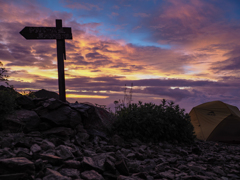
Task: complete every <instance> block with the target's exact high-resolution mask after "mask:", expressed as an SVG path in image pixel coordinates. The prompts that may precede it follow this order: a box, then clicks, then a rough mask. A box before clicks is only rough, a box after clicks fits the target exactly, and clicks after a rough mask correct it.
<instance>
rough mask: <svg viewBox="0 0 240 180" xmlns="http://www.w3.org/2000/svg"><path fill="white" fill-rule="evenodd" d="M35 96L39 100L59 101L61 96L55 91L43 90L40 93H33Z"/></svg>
mask: <svg viewBox="0 0 240 180" xmlns="http://www.w3.org/2000/svg"><path fill="white" fill-rule="evenodd" d="M33 95H34V96H36V97H37V98H54V99H59V96H58V94H57V93H55V92H53V91H47V90H45V89H41V90H39V91H36V92H33Z"/></svg>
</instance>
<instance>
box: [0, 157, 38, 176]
mask: <svg viewBox="0 0 240 180" xmlns="http://www.w3.org/2000/svg"><path fill="white" fill-rule="evenodd" d="M11 173H27V174H30V175H33V174H34V173H35V167H34V163H33V162H31V161H29V160H28V159H27V158H25V157H13V158H7V159H0V175H3V174H11Z"/></svg>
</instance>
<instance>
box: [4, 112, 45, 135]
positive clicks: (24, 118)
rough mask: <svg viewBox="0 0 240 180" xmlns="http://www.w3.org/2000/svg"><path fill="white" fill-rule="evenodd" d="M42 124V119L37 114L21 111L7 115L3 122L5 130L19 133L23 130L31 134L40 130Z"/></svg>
mask: <svg viewBox="0 0 240 180" xmlns="http://www.w3.org/2000/svg"><path fill="white" fill-rule="evenodd" d="M39 124H40V118H39V116H38V115H37V113H36V112H34V111H30V110H26V109H20V110H16V111H15V112H14V113H13V114H9V115H6V116H5V118H4V120H3V121H2V129H3V130H7V129H9V130H11V131H14V132H19V131H21V130H23V131H25V132H30V131H34V130H38V126H39Z"/></svg>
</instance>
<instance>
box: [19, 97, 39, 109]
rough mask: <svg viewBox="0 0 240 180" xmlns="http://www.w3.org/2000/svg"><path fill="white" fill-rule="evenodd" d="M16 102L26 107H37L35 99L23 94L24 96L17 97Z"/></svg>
mask: <svg viewBox="0 0 240 180" xmlns="http://www.w3.org/2000/svg"><path fill="white" fill-rule="evenodd" d="M16 102H17V104H18V105H20V106H21V107H22V108H24V109H28V110H31V109H34V108H35V104H34V102H33V100H32V99H31V98H30V97H28V96H23V95H22V96H20V97H18V98H16Z"/></svg>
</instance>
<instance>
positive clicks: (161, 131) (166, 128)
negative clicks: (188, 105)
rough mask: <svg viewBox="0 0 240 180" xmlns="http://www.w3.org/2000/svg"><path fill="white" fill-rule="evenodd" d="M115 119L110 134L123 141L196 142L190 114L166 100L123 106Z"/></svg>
mask: <svg viewBox="0 0 240 180" xmlns="http://www.w3.org/2000/svg"><path fill="white" fill-rule="evenodd" d="M116 117H117V120H116V121H115V122H114V125H113V129H112V132H113V133H117V134H119V135H120V136H122V137H124V138H125V139H129V138H137V139H140V140H142V141H144V142H160V141H169V142H174V141H176V140H177V141H178V142H193V141H194V139H195V135H194V132H193V129H194V128H193V126H192V124H191V122H190V117H189V115H188V114H187V113H185V110H184V109H180V108H179V106H178V105H175V104H174V103H173V102H169V103H167V102H166V100H165V99H163V100H162V104H160V105H155V104H152V103H145V104H143V103H142V102H141V101H139V102H138V104H136V103H132V104H130V105H129V106H128V107H124V106H123V107H122V108H121V109H120V110H119V111H117V112H116Z"/></svg>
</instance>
